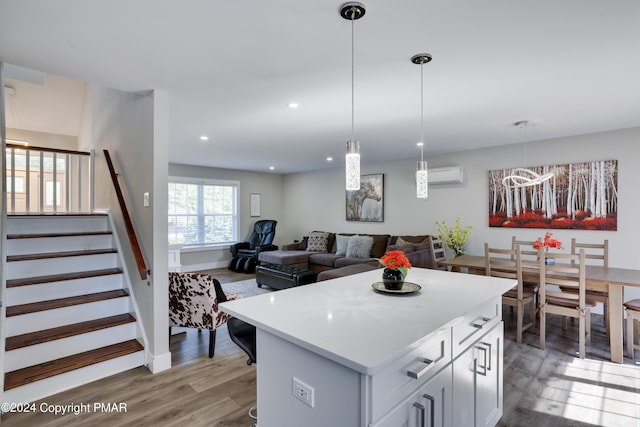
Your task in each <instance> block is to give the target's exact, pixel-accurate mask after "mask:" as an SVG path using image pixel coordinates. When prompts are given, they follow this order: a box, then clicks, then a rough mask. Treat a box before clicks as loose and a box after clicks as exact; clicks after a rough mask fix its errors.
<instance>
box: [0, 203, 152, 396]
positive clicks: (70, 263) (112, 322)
mask: <svg viewBox="0 0 640 427" xmlns="http://www.w3.org/2000/svg"><path fill="white" fill-rule="evenodd" d="M111 224H112V223H111V221H110V218H109V216H108V215H107V214H87V215H82V214H78V215H76V214H65V215H24V216H20V215H16V216H8V217H7V258H6V271H5V276H6V279H7V286H6V291H5V306H6V319H4V321H5V326H4V331H5V337H6V339H5V350H4V351H5V353H4V394H3V399H2V401H4V402H33V401H35V400H38V399H42V398H44V397H46V396H50V395H52V394H55V393H58V392H60V391H63V390H67V389H70V388H73V387H77V386H79V385H82V384H86V383H89V382H92V381H95V380H97V379H100V378H104V377H107V376H109V375H113V374H116V373H118V372H122V371H125V370H128V369H131V368H134V367H138V366H142V365H143V364H144V363H145V356H144V348H143V346H142V344H141V342H142V341H143V339H142V332H141V327H140V324H139V323H138V322H137V320H136V317H135V302H134V301H133V298H132V297H131V296H130V294H129V291H128V279H127V276H126V274H124V273H123V270H122V265H123V262H122V259H121V253H120V252H119V251H118V248H119V243H118V238H117V236H116V235H114V234H113V233H112V231H111V229H112V225H111Z"/></svg>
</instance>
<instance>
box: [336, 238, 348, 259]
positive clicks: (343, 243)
mask: <svg viewBox="0 0 640 427" xmlns="http://www.w3.org/2000/svg"><path fill="white" fill-rule="evenodd" d="M349 237H350V236H341V235H339V234H338V235H336V255H342V256H345V255H346V254H347V246H348V244H349Z"/></svg>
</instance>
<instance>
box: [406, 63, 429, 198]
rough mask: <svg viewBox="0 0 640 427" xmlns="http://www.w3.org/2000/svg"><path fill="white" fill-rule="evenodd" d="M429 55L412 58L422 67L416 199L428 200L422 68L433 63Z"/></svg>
mask: <svg viewBox="0 0 640 427" xmlns="http://www.w3.org/2000/svg"><path fill="white" fill-rule="evenodd" d="M431 59H432V58H431V55H429V54H428V53H419V54H417V55H414V56H412V57H411V62H413V63H414V64H417V65H420V142H418V146H419V147H420V160H418V166H417V168H416V197H417V198H418V199H426V198H427V197H428V196H429V173H428V172H427V162H426V161H425V160H424V75H423V73H422V66H423V65H424V64H426V63H428V62H430V61H431Z"/></svg>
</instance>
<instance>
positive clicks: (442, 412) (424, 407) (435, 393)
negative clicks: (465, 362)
mask: <svg viewBox="0 0 640 427" xmlns="http://www.w3.org/2000/svg"><path fill="white" fill-rule="evenodd" d="M451 378H452V368H451V365H449V366H447V367H446V368H445V369H443V370H442V371H440V372H439V373H437V374H436V375H435V376H434V377H433V378H431V379H430V380H429V381H427V383H426V384H425V385H423V386H422V387H421V388H420V390H418V392H416V393H414V394H413V395H411V397H409V398H408V399H406V400H405V401H404V402H402V403H401V404H400V405H399V406H398V407H397V408H396V409H394V410H393V411H392V412H391V413H389V415H387V416H386V417H385V418H384V419H383V420H381V421H380V422H379V423H377V424H375V427H427V426H428V427H435V426H441V427H444V426H451V415H452V411H453V396H452V393H451V389H452V387H451V385H452V384H451Z"/></svg>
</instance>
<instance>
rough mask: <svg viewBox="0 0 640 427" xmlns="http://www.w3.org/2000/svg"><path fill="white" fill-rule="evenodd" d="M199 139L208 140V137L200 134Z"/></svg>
mask: <svg viewBox="0 0 640 427" xmlns="http://www.w3.org/2000/svg"><path fill="white" fill-rule="evenodd" d="M200 140H201V141H208V140H209V137H208V136H207V135H202V136H201V137H200Z"/></svg>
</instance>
